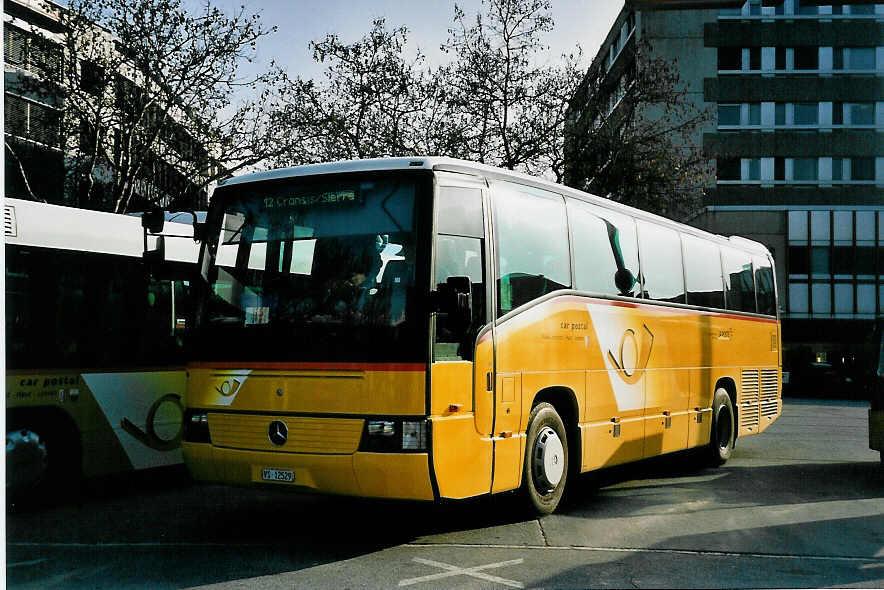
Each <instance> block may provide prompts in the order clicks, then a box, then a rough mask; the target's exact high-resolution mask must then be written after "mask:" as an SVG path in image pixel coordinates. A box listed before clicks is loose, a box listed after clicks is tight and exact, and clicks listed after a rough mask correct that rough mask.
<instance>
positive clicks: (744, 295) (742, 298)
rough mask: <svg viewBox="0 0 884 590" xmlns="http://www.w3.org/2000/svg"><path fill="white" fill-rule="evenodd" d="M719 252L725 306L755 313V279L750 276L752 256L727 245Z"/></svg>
mask: <svg viewBox="0 0 884 590" xmlns="http://www.w3.org/2000/svg"><path fill="white" fill-rule="evenodd" d="M721 254H722V256H721V263H722V265H723V266H724V282H725V295H726V298H727V308H728V309H731V310H734V311H746V312H750V313H755V281H754V279H753V276H752V258H751V257H750V256H749V254H747V253H746V252H741V251H740V250H735V249H733V248H727V247H724V248H722V249H721Z"/></svg>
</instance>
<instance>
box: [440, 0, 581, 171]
mask: <svg viewBox="0 0 884 590" xmlns="http://www.w3.org/2000/svg"><path fill="white" fill-rule="evenodd" d="M482 4H483V7H485V9H486V11H485V13H484V14H478V15H476V17H475V20H474V21H472V22H470V21H468V19H467V17H466V14H465V13H464V11H463V10H462V9H461V8H460V7H459V6H457V5H455V8H454V26H453V27H452V28H451V29H449V38H448V41H447V42H446V43H445V44H444V45H443V46H442V48H443V50H445V51H448V52H450V53H452V54H453V56H454V62H453V64H452V65H451V67H450V70H449V73H450V78H449V84H450V85H451V87H452V89H453V90H452V94H451V97H450V103H451V105H452V111H453V112H454V113H455V116H456V118H457V120H459V121H460V122H461V127H462V128H463V129H464V130H466V132H465V134H464V136H463V141H464V144H465V145H464V148H463V149H462V150H461V151H462V152H463V153H464V155H465V156H466V157H468V158H470V159H474V160H477V161H479V162H485V163H489V164H493V165H498V166H502V167H504V168H509V169H520V170H523V171H526V172H530V173H534V174H547V173H551V174H552V175H554V176H555V177H556V178H557V179H561V176H562V171H563V170H562V165H563V158H562V138H563V126H564V121H565V113H566V107H567V100H568V98H569V97H570V96H571V94H572V92H573V90H574V88H576V86H577V83H578V82H579V76H578V68H577V63H578V61H579V58H580V53H579V48H578V53H577V54H576V55H571V56H566V57H565V58H564V65H561V66H550V65H546V64H543V63H539V62H540V57H541V54H542V53H543V52H544V50H546V46H545V45H543V43H542V37H543V35H545V34H548V33H550V32H551V31H552V30H553V26H554V24H553V20H552V17H551V16H550V14H549V10H550V2H549V0H487V2H486V1H485V0H483V2H482Z"/></svg>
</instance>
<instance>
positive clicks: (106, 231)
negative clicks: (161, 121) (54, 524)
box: [4, 199, 196, 501]
mask: <svg viewBox="0 0 884 590" xmlns="http://www.w3.org/2000/svg"><path fill="white" fill-rule="evenodd" d="M170 225H172V227H173V228H178V229H180V231H178V230H177V229H176V230H173V232H175V233H181V234H191V235H192V229H191V226H190V225H185V224H183V223H181V224H178V223H174V224H170ZM4 230H5V241H6V265H5V267H6V299H5V310H6V312H5V313H6V490H7V496H8V497H9V498H10V499H11V500H13V501H15V500H16V499H17V498H23V497H24V496H26V495H27V496H29V497H40V496H43V495H44V494H45V492H49V491H53V493H59V492H58V490H62V489H70V485H69V484H70V483H71V482H72V481H73V482H76V481H77V480H78V479H79V478H80V477H92V476H97V475H105V474H111V473H119V472H125V471H128V470H133V469H145V468H150V467H159V466H164V465H172V464H177V463H180V462H181V461H182V458H181V451H180V449H179V446H180V436H181V417H182V410H181V401H180V400H181V395H182V394H183V392H184V386H185V373H184V361H185V358H184V353H185V347H186V333H187V331H188V329H189V323H188V317H189V315H190V313H191V309H190V301H189V288H190V287H189V283H188V282H187V281H186V280H156V279H154V278H152V277H151V276H150V275H149V273H147V272H146V270H145V266H144V264H143V262H142V254H143V249H144V236H143V233H142V230H141V222H140V220H139V219H138V218H136V217H130V216H125V215H115V214H111V213H102V212H96V211H87V210H82V209H74V208H70V207H61V206H57V205H48V204H43V203H35V202H31V201H23V200H19V199H6V200H5V206H4ZM166 243H167V248H166V258H167V260H169V261H170V264H171V265H172V267H173V268H175V267H180V268H181V270H182V271H184V270H185V269H186V268H187V267H188V265H192V264H193V262H194V261H195V256H196V247H195V245H194V242H193V240H192V239H191V238H187V239H177V240H173V239H170V240H167V241H166ZM181 276H182V277H184V276H185V275H184V274H183V273H182V274H181ZM58 483H65V484H68V485H66V486H65V487H63V488H59V487H56V484H58Z"/></svg>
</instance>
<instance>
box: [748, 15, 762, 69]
mask: <svg viewBox="0 0 884 590" xmlns="http://www.w3.org/2000/svg"><path fill="white" fill-rule="evenodd" d="M759 8H760V7H759ZM749 69H750V70H754V71H758V70H760V69H761V47H750V48H749Z"/></svg>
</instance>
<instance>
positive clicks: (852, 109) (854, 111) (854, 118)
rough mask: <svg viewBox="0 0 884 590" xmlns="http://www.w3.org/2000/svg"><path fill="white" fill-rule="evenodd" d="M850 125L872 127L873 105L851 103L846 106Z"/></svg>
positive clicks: (873, 121) (873, 118)
mask: <svg viewBox="0 0 884 590" xmlns="http://www.w3.org/2000/svg"><path fill="white" fill-rule="evenodd" d="M847 111H848V113H849V116H850V124H851V125H874V124H875V103H873V102H852V103H848V104H847Z"/></svg>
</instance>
